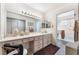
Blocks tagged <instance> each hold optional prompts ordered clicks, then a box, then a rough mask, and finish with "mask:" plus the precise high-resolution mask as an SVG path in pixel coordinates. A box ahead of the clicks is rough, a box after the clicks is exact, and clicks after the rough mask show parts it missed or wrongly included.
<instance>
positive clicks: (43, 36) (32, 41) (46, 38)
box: [0, 33, 52, 54]
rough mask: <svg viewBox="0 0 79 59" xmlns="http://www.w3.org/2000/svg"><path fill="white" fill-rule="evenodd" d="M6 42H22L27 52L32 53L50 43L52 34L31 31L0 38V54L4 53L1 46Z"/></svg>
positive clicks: (13, 43)
mask: <svg viewBox="0 0 79 59" xmlns="http://www.w3.org/2000/svg"><path fill="white" fill-rule="evenodd" d="M6 43H9V44H11V45H18V44H23V46H24V48H26V49H27V50H28V54H33V53H35V52H37V51H39V50H40V49H42V48H44V47H46V46H47V45H49V44H51V43H52V34H51V33H31V34H29V35H25V36H17V37H7V38H5V39H2V40H0V54H6V53H5V51H4V49H3V48H2V47H3V45H4V44H6Z"/></svg>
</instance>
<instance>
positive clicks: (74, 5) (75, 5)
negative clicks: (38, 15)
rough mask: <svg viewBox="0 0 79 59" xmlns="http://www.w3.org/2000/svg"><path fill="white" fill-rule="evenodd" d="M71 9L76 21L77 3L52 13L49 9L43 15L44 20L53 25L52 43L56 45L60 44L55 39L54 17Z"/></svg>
mask: <svg viewBox="0 0 79 59" xmlns="http://www.w3.org/2000/svg"><path fill="white" fill-rule="evenodd" d="M73 9H74V10H75V13H76V20H78V4H77V3H76V4H74V3H72V4H71V3H70V4H67V5H65V6H63V7H60V8H59V9H56V10H53V11H52V9H51V10H49V11H48V12H47V13H45V19H46V20H50V21H51V22H52V24H53V28H52V33H53V37H54V41H55V43H56V44H57V45H59V44H60V43H61V42H60V41H59V40H57V39H56V15H57V14H60V13H63V12H66V11H70V10H73ZM59 42H60V43H59Z"/></svg>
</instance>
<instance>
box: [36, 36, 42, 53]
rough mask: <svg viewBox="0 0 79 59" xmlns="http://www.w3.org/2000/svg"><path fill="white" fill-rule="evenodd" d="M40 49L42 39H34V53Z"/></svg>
mask: <svg viewBox="0 0 79 59" xmlns="http://www.w3.org/2000/svg"><path fill="white" fill-rule="evenodd" d="M40 49H42V37H41V36H40V37H35V41H34V52H36V51H39V50H40Z"/></svg>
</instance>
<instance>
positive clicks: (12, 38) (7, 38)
mask: <svg viewBox="0 0 79 59" xmlns="http://www.w3.org/2000/svg"><path fill="white" fill-rule="evenodd" d="M46 34H52V33H37V32H34V33H30V34H28V35H23V36H16V37H6V38H3V39H1V40H0V42H5V41H11V40H19V39H24V38H30V37H35V36H40V35H46Z"/></svg>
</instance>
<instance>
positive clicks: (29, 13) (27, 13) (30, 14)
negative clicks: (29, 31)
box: [21, 10, 40, 19]
mask: <svg viewBox="0 0 79 59" xmlns="http://www.w3.org/2000/svg"><path fill="white" fill-rule="evenodd" d="M21 14H23V15H27V16H29V17H32V18H35V19H40V17H38V16H36V15H34V14H33V13H31V12H26V11H23V10H22V11H21Z"/></svg>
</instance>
